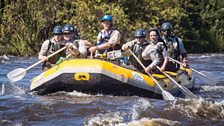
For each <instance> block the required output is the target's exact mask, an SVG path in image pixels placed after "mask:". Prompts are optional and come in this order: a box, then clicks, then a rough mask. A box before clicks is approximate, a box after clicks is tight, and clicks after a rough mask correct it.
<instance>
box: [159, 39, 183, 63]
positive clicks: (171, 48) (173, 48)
mask: <svg viewBox="0 0 224 126" xmlns="http://www.w3.org/2000/svg"><path fill="white" fill-rule="evenodd" d="M163 41H164V42H165V46H166V49H167V53H168V55H169V57H171V58H173V59H176V60H180V47H179V40H178V37H176V36H171V37H169V38H164V37H163ZM174 44H176V45H174Z"/></svg>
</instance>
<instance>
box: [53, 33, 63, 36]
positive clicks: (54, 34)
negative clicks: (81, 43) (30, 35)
mask: <svg viewBox="0 0 224 126" xmlns="http://www.w3.org/2000/svg"><path fill="white" fill-rule="evenodd" d="M54 35H55V36H56V35H63V34H59V33H56V34H54Z"/></svg>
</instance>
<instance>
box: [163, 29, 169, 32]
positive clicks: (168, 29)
mask: <svg viewBox="0 0 224 126" xmlns="http://www.w3.org/2000/svg"><path fill="white" fill-rule="evenodd" d="M162 31H163V32H170V31H171V30H169V29H167V30H162Z"/></svg>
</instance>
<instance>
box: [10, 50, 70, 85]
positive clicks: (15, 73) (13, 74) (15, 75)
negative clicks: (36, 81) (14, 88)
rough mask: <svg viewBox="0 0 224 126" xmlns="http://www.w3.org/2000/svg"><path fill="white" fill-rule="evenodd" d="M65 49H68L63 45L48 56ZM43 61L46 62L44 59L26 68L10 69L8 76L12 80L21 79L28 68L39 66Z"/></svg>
mask: <svg viewBox="0 0 224 126" xmlns="http://www.w3.org/2000/svg"><path fill="white" fill-rule="evenodd" d="M65 49H66V47H63V48H61V49H59V50H58V51H56V52H54V53H52V54H50V55H49V56H47V58H50V57H52V56H54V55H55V54H58V53H59V52H61V51H63V50H65ZM42 62H44V61H43V60H40V61H38V62H36V63H35V64H33V65H31V66H29V67H27V68H26V69H24V68H17V69H15V70H12V71H10V72H9V73H8V74H7V77H8V79H9V81H10V82H16V81H19V80H21V79H22V78H23V77H24V76H25V75H26V71H27V70H29V69H31V68H33V67H35V66H37V65H38V64H40V63H42Z"/></svg>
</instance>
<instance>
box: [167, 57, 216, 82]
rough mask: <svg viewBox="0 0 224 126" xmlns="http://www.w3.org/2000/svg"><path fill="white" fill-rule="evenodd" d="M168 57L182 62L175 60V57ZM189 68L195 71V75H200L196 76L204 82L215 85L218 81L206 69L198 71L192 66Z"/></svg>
mask: <svg viewBox="0 0 224 126" xmlns="http://www.w3.org/2000/svg"><path fill="white" fill-rule="evenodd" d="M168 58H169V59H171V60H172V61H174V62H176V63H178V64H180V65H183V63H181V62H179V61H177V60H175V59H173V58H171V57H168ZM190 69H191V70H192V71H194V72H195V73H197V75H200V76H198V77H199V79H200V80H201V81H203V82H205V83H206V84H210V85H215V84H217V83H218V82H219V80H218V78H217V77H216V76H214V75H212V74H211V73H209V72H206V71H201V72H199V71H197V70H195V69H193V68H190Z"/></svg>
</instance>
